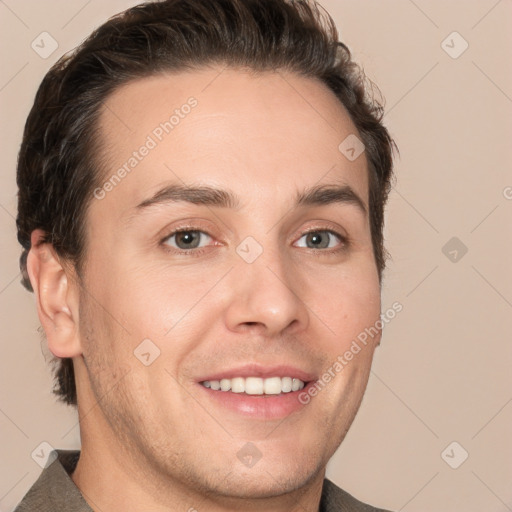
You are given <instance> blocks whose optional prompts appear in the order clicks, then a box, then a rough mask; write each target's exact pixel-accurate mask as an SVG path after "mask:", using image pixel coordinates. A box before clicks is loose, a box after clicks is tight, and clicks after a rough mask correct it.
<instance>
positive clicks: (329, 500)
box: [320, 478, 390, 512]
mask: <svg viewBox="0 0 512 512" xmlns="http://www.w3.org/2000/svg"><path fill="white" fill-rule="evenodd" d="M320 511H321V512H390V511H389V510H384V509H382V508H376V507H372V506H371V505H368V504H366V503H363V502H362V501H359V500H358V499H356V498H354V497H353V496H352V495H351V494H349V493H348V492H347V491H344V490H343V489H341V488H340V487H338V486H337V485H335V484H333V483H332V482H331V481H330V480H328V479H327V478H326V479H325V480H324V485H323V488H322V501H321V503H320Z"/></svg>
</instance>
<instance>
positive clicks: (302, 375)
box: [198, 363, 316, 382]
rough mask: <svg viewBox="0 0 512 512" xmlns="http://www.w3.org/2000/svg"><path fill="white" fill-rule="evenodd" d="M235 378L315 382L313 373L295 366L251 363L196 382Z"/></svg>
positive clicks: (219, 372) (218, 372)
mask: <svg viewBox="0 0 512 512" xmlns="http://www.w3.org/2000/svg"><path fill="white" fill-rule="evenodd" d="M235 377H261V378H263V379H265V378H268V377H292V378H293V379H299V380H301V381H303V382H310V381H313V380H316V377H315V375H314V374H313V373H310V372H307V371H304V370H301V369H300V368H297V367H295V366H290V365H285V364H280V365H272V366H270V365H261V364H255V363H253V364H245V365H243V366H238V367H235V368H228V369H225V370H220V371H217V372H215V373H211V374H208V375H206V376H204V377H201V378H199V379H198V382H204V381H205V380H209V381H211V380H221V379H233V378H235Z"/></svg>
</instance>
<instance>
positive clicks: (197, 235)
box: [163, 229, 212, 251]
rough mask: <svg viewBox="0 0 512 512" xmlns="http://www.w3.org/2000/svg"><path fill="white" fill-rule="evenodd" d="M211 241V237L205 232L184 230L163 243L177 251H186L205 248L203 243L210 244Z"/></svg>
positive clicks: (168, 237) (171, 235) (172, 234)
mask: <svg viewBox="0 0 512 512" xmlns="http://www.w3.org/2000/svg"><path fill="white" fill-rule="evenodd" d="M211 239H212V238H211V236H210V235H209V234H208V233H205V232H204V231H200V230H198V229H186V230H185V229H184V230H179V231H174V232H173V233H171V234H170V235H169V236H167V237H166V238H165V239H164V240H163V242H164V243H166V244H167V245H170V246H171V247H174V248H175V249H178V250H181V251H186V250H189V249H197V248H201V247H204V246H201V241H203V242H206V243H208V241H211Z"/></svg>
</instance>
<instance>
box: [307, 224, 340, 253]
mask: <svg viewBox="0 0 512 512" xmlns="http://www.w3.org/2000/svg"><path fill="white" fill-rule="evenodd" d="M302 239H305V241H304V243H305V245H304V244H302V245H300V244H299V245H298V247H306V248H308V249H331V248H334V247H336V245H337V243H336V242H338V243H340V242H341V243H343V242H344V241H345V239H344V237H342V236H341V235H339V234H338V233H336V232H334V231H331V230H328V229H322V230H316V231H310V232H309V233H305V234H304V235H302V236H301V237H300V238H299V241H300V240H302Z"/></svg>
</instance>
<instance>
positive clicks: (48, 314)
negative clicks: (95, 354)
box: [27, 229, 82, 358]
mask: <svg viewBox="0 0 512 512" xmlns="http://www.w3.org/2000/svg"><path fill="white" fill-rule="evenodd" d="M43 236H44V232H43V231H42V230H41V229H36V230H34V231H33V232H32V234H31V248H30V251H29V253H28V256H27V272H28V275H29V277H30V283H31V284H32V288H33V289H34V294H35V297H36V302H37V313H38V315H39V320H40V322H41V325H42V326H43V329H44V331H45V334H46V339H47V340H48V348H49V349H50V351H51V352H52V353H53V354H54V355H55V356H57V357H70V358H72V357H75V356H79V355H80V354H81V353H82V347H81V344H80V336H79V329H78V327H79V323H78V306H79V293H78V283H77V278H76V277H75V274H74V273H73V272H72V270H73V269H71V270H70V269H69V268H67V269H66V268H64V266H63V265H62V264H61V261H60V259H59V257H58V256H57V254H56V252H55V249H54V248H53V246H52V245H51V244H48V243H41V241H42V239H43Z"/></svg>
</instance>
